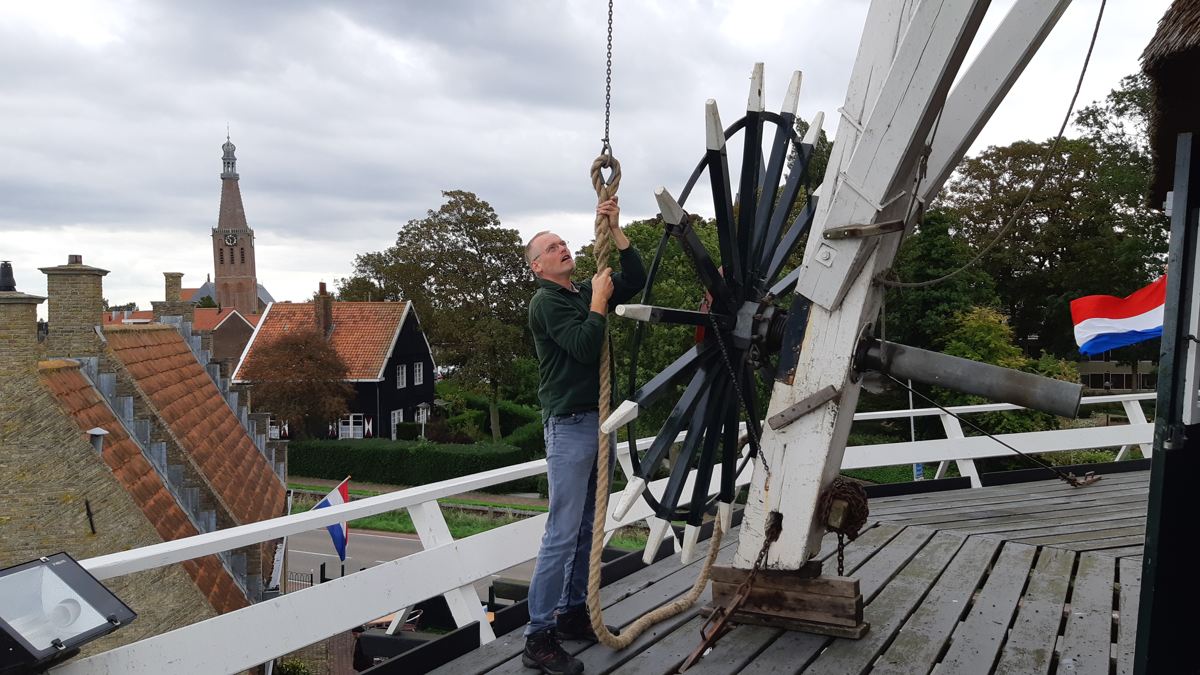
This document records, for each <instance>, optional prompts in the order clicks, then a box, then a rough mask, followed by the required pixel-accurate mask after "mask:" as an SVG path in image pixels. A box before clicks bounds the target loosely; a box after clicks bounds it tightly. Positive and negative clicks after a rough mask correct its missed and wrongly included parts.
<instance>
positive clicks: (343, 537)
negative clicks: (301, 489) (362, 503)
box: [312, 476, 350, 562]
mask: <svg viewBox="0 0 1200 675" xmlns="http://www.w3.org/2000/svg"><path fill="white" fill-rule="evenodd" d="M349 503H350V477H349V476H346V480H344V481H342V482H341V483H340V484H338V486H337V487H335V488H333V490H332V491H330V493H329V494H327V495H325V498H324V499H322V500H321V501H319V502H317V505H316V506H314V507H312V510H314V511H316V510H317V509H323V508H325V507H326V506H337V505H338V504H349ZM325 529H327V530H329V536H331V537H333V548H335V549H337V554H338V558H340V559H341V561H342V562H346V541H347V540H348V539H349V538H350V527H349V526H348V525H347V524H346V523H344V522H341V523H335V524H333V525H330V526H329V527H327V528H325Z"/></svg>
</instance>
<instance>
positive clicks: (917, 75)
mask: <svg viewBox="0 0 1200 675" xmlns="http://www.w3.org/2000/svg"><path fill="white" fill-rule="evenodd" d="M892 4H893V3H890V2H889V1H888V0H876V2H874V3H872V7H871V10H870V12H869V13H868V33H867V35H866V36H865V38H864V44H863V45H862V47H861V48H860V52H859V61H860V62H865V65H864V64H860V63H859V62H856V65H855V69H854V75H853V76H852V85H851V87H850V90H849V91H848V94H847V105H846V106H844V107H843V108H844V109H852V107H853V106H855V105H856V101H857V102H860V103H861V102H863V101H866V100H868V99H869V97H870V89H871V82H870V81H869V72H870V70H871V68H870V67H869V66H871V65H873V64H875V63H877V62H879V61H880V60H881V57H880V56H879V55H878V53H877V51H878V50H879V49H881V48H882V47H881V46H880V43H881V42H882V40H881V39H880V38H879V37H878V36H877V35H876V34H875V33H873V32H870V31H871V29H870V25H871V19H872V17H873V16H874V17H876V18H878V17H879V15H880V14H881V13H886V11H885V8H886V6H890V5H892ZM986 8H987V2H986V0H971V1H967V0H957V1H955V0H945V1H939V0H924V2H922V3H920V4H919V5H918V6H917V7H916V10H915V12H914V13H913V15H912V18H911V21H909V24H908V29H907V30H906V31H905V32H904V34H903V37H902V38H901V40H900V44H899V46H898V48H896V50H895V58H894V59H893V60H892V64H891V67H890V69H889V70H888V73H887V77H886V78H885V79H884V81H883V83H882V86H879V88H878V96H876V97H875V103H874V105H873V107H871V108H870V112H869V113H868V115H867V116H866V118H867V121H866V124H865V125H863V127H862V133H861V134H860V135H859V138H858V142H857V144H856V145H855V147H854V149H853V152H852V154H851V155H850V157H849V161H848V162H847V161H846V160H845V156H844V155H843V158H842V159H841V160H839V165H835V164H834V163H833V162H832V161H831V163H830V166H831V170H834V171H835V172H836V173H835V175H837V176H840V177H841V180H840V182H839V184H838V185H837V186H836V190H835V192H834V193H833V196H832V198H830V199H828V200H827V201H828V203H829V208H828V210H827V211H825V212H824V214H823V215H824V218H823V219H822V220H820V221H818V222H817V223H815V227H814V232H824V231H825V230H826V229H829V228H831V227H837V226H842V225H847V224H850V223H870V222H875V221H876V220H877V219H887V218H895V217H897V216H903V215H904V211H905V210H906V206H907V204H906V203H899V202H902V201H905V200H896V201H897V202H898V203H895V204H893V205H892V206H890V207H883V206H881V203H882V202H885V201H887V200H892V199H895V197H896V196H897V194H898V191H903V190H905V189H911V182H912V177H913V175H914V171H915V168H916V165H917V160H918V158H919V157H920V155H921V154H922V152H923V149H924V144H925V140H926V139H927V138H928V136H929V131H930V128H931V127H932V124H933V120H934V118H935V116H936V115H937V111H938V108H939V106H940V105H941V103H942V101H943V100H944V97H945V96H946V94H947V92H948V91H949V88H950V85H951V82H952V81H953V79H954V76H955V74H956V73H957V71H958V66H959V65H960V64H961V62H962V59H963V57H964V56H965V54H966V52H967V50H968V48H969V47H970V43H971V41H972V39H973V38H974V35H975V31H976V29H977V28H978V26H979V22H980V20H981V19H982V18H983V14H984V12H985V11H986ZM890 20H891V21H892V22H893V26H892V28H891V30H892V31H893V32H894V31H895V30H896V27H895V25H894V24H895V23H896V22H899V21H900V20H901V17H900V16H898V15H897V16H893V17H892V18H891V19H890ZM880 32H881V33H884V34H886V33H887V32H888V31H887V30H884V31H880ZM861 77H868V79H867V80H866V81H860V80H859V78H861ZM857 89H865V91H862V92H858V91H857ZM843 121H844V123H843V125H842V126H845V118H843ZM840 129H841V126H840V127H839V133H840ZM826 175H827V181H828V173H827V174H826ZM824 201H825V200H823V203H824ZM898 245H899V236H897V235H892V236H888V237H873V238H871V241H870V243H866V242H865V240H861V239H847V240H837V241H828V240H825V239H824V238H823V237H820V236H813V237H810V238H809V241H808V246H807V249H806V254H805V262H804V266H803V267H802V270H801V275H800V281H799V283H798V286H797V292H799V293H802V294H803V295H805V296H806V297H808V298H810V299H811V300H813V301H814V305H813V307H812V309H811V310H810V315H809V322H808V328H807V331H806V333H805V337H804V344H803V349H802V351H801V353H800V359H799V361H798V363H797V364H796V376H795V380H794V382H793V383H792V384H791V385H788V384H785V383H776V385H775V387H774V391H773V394H772V396H771V401H770V406H769V408H768V411H767V417H768V418H770V417H771V416H773V415H774V414H776V413H778V412H780V411H782V410H784V409H785V408H788V407H790V406H791V405H793V404H795V403H797V402H799V401H801V400H804V399H805V398H808V397H809V396H811V395H813V394H814V393H816V392H818V391H820V390H822V389H825V388H826V387H829V386H832V387H834V388H835V389H837V390H838V391H839V392H840V395H839V396H838V397H837V398H835V399H834V400H833V401H831V402H829V403H826V404H824V405H822V406H820V407H819V408H817V409H816V410H814V411H813V412H811V413H809V414H807V415H805V416H804V417H801V418H800V419H798V420H796V421H795V422H793V423H792V424H791V425H790V426H787V427H784V428H783V429H781V430H779V431H775V430H772V429H769V428H768V429H765V430H764V436H763V439H762V449H763V452H764V456H765V458H766V460H767V464H768V465H769V466H770V467H771V468H772V471H771V472H770V475H766V474H767V472H764V471H756V472H755V476H754V481H753V483H752V489H751V496H750V500H749V502H748V504H747V514H746V518H745V520H744V521H743V529H742V535H741V539H740V542H739V547H738V553H737V557H736V559H735V564H736V565H737V566H739V567H744V568H747V567H749V566H750V565H752V564H753V561H754V559H755V557H756V556H757V554H758V551H759V549H760V548H761V547H762V543H763V538H764V536H763V535H764V533H763V524H764V523H765V522H766V513H767V512H770V511H778V512H779V513H781V514H782V515H783V530H784V535H783V536H782V537H780V539H779V541H778V542H776V543H775V544H774V545H773V546H772V547H771V552H770V553H769V554H768V557H767V561H768V566H770V567H772V568H776V569H797V568H799V567H800V566H801V565H803V564H804V563H805V562H807V561H808V559H809V558H810V557H811V556H812V555H813V554H815V553H816V549H817V548H818V547H819V546H820V541H821V537H822V536H823V534H824V527H823V525H822V524H820V523H817V522H816V520H817V519H816V506H817V502H818V499H819V496H820V493H821V490H822V488H823V487H824V486H826V485H828V484H829V483H830V482H831V481H832V480H833V478H834V477H835V476H836V475H837V474H838V472H839V470H840V468H841V462H842V455H843V453H844V452H845V447H846V438H847V436H848V435H849V431H850V423H851V420H852V419H853V417H854V414H853V411H854V409H855V406H856V405H857V403H858V393H859V386H858V383H857V382H855V381H852V380H851V379H850V378H849V377H848V375H849V372H850V362H851V358H852V355H853V351H854V348H855V345H856V344H857V342H858V339H859V337H860V335H861V333H862V329H863V326H864V325H865V324H868V323H870V322H872V321H874V319H875V316H876V314H877V312H878V306H879V298H880V295H881V292H880V290H879V289H878V288H877V287H876V286H875V285H873V283H872V277H873V276H874V274H875V273H876V272H877V271H878V270H880V269H882V268H886V267H887V266H889V265H890V264H891V260H892V258H893V257H894V255H895V251H896V248H897V247H898ZM840 411H844V413H845V414H839V412H840Z"/></svg>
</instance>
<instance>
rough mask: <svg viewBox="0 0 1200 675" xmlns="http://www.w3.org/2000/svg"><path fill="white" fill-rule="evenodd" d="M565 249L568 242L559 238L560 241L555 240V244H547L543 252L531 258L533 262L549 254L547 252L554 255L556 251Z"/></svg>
mask: <svg viewBox="0 0 1200 675" xmlns="http://www.w3.org/2000/svg"><path fill="white" fill-rule="evenodd" d="M565 250H567V242H566V241H564V240H562V239H559V240H558V241H556V242H554V243H553V244H550V245H549V246H547V247H546V248H545V250H543V251H542V252H541V253H539V254H537V255H535V256H533V258H532V259H531V260H530V262H533V261H534V260H537V259H538V258H540V257H542V256H544V255H547V254H549V255H554V254H555V253H558V252H559V251H565Z"/></svg>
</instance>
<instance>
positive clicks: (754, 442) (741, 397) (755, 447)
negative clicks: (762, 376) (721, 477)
mask: <svg viewBox="0 0 1200 675" xmlns="http://www.w3.org/2000/svg"><path fill="white" fill-rule="evenodd" d="M708 322H709V324H711V325H712V329H713V335H714V336H716V338H717V346H718V347H720V349H721V360H722V361H724V362H725V369H726V370H728V371H729V379H730V380H731V381H732V382H733V390H734V391H735V392H737V397H738V403H740V404H741V406H742V410H744V411H745V413H746V432H747V433H748V434H750V444H751V448H750V449H751V450H752V451H753V452H754V454H755V456H757V457H758V459H759V461H761V462H762V465H763V470H764V471H766V472H767V477H768V478H770V476H771V465H770V464H767V458H766V456H764V455H763V451H762V444H761V443H760V442H759V438H758V432H757V431H755V430H754V420H753V419H751V418H750V405H749V404H748V403H746V396H745V394H743V393H742V385H741V383H740V382H739V381H738V376H737V373H736V372H735V371H734V369H733V362H731V361H730V360H729V352H728V351H726V350H725V340H724V339H722V338H721V329H720V328H718V327H717V322H716V319H714V318H713V315H712V314H709V315H708Z"/></svg>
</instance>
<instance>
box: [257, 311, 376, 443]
mask: <svg viewBox="0 0 1200 675" xmlns="http://www.w3.org/2000/svg"><path fill="white" fill-rule="evenodd" d="M244 372H245V374H244V378H245V379H246V380H248V381H249V382H250V384H251V397H252V400H253V404H254V409H255V410H256V411H260V412H270V413H271V414H272V415H274V416H275V417H277V418H279V419H283V420H288V421H289V422H292V423H293V424H294V427H293V428H295V429H297V430H298V431H300V432H301V433H302V434H303V435H308V434H312V433H314V432H315V433H320V431H321V430H322V429H323V428H324V426H325V424H327V423H328V422H329V420H334V419H338V418H340V417H341V416H343V415H345V414H346V409H347V406H346V402H347V400H348V399H349V398H350V397H351V396H353V395H354V390H353V388H352V387H351V386H350V385H349V384H347V383H346V382H345V379H346V374H347V373H348V370H347V368H346V364H345V362H343V361H342V358H341V357H340V356H338V353H337V351H336V350H334V348H333V347H332V346H331V345H330V344H329V343H328V342H326V341H325V338H324V336H322V335H321V334H320V333H318V332H317V331H316V330H311V329H310V330H299V331H293V332H288V333H285V334H284V335H282V336H280V337H279V338H278V339H276V340H274V341H273V342H271V343H269V344H264V345H260V346H258V347H256V348H255V355H254V359H253V360H252V361H250V362H249V363H247V364H246V369H245V371H244Z"/></svg>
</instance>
